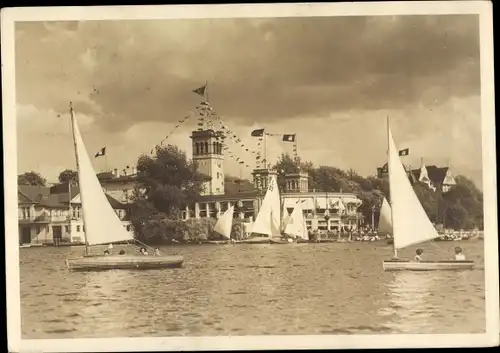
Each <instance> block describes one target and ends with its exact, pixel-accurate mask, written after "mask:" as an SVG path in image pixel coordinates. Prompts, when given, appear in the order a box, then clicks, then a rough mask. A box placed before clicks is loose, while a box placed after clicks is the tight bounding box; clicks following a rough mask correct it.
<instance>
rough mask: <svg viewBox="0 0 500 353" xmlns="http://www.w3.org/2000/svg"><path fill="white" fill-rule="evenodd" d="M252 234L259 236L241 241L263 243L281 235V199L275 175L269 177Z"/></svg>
mask: <svg viewBox="0 0 500 353" xmlns="http://www.w3.org/2000/svg"><path fill="white" fill-rule="evenodd" d="M252 234H255V235H257V236H253V237H251V238H250V239H245V240H242V241H239V243H246V244H262V243H269V242H271V240H274V239H278V238H280V237H281V201H280V194H279V190H278V183H277V182H276V177H275V176H274V175H273V176H271V178H270V179H269V185H268V187H267V191H266V194H265V196H264V200H263V201H262V205H261V206H260V210H259V213H258V214H257V218H256V219H255V222H254V224H253V225H252ZM258 235H261V236H260V237H259V236H258ZM262 235H264V236H262Z"/></svg>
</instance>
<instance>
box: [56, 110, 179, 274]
mask: <svg viewBox="0 0 500 353" xmlns="http://www.w3.org/2000/svg"><path fill="white" fill-rule="evenodd" d="M70 117H71V127H72V132H73V142H74V148H75V157H76V165H77V170H78V182H79V186H80V199H81V203H82V210H83V224H84V229H85V232H84V238H85V256H82V257H79V258H75V259H67V260H66V266H67V267H68V269H69V270H73V271H102V270H120V269H164V268H171V267H180V266H182V263H183V257H182V256H163V255H158V256H149V255H144V254H139V253H137V254H133V255H117V256H113V255H108V256H105V254H104V253H101V254H99V255H96V254H92V253H91V251H90V247H91V246H96V245H103V244H113V243H129V242H132V241H134V237H133V234H132V233H130V232H128V231H127V230H126V229H125V227H124V225H123V224H122V221H121V220H120V218H118V216H117V214H116V213H115V211H114V210H113V208H112V207H111V205H110V203H109V201H108V199H107V197H106V195H105V193H104V191H103V189H102V186H101V184H100V183H99V180H98V179H97V176H96V173H95V170H94V168H93V166H92V162H91V160H90V158H89V155H88V153H87V150H86V148H85V144H84V142H83V138H82V136H81V134H80V130H79V128H78V124H77V121H76V117H75V114H74V112H73V107H72V105H71V103H70ZM130 245H131V246H133V247H136V245H135V244H130ZM136 248H137V247H136ZM108 252H109V251H108Z"/></svg>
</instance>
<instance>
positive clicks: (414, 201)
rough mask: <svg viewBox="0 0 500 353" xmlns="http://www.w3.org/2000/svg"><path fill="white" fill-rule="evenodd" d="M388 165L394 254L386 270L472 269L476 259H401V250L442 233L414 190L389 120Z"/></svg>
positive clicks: (384, 264)
mask: <svg viewBox="0 0 500 353" xmlns="http://www.w3.org/2000/svg"><path fill="white" fill-rule="evenodd" d="M387 138H388V167H389V187H390V201H391V205H390V210H391V222H390V223H391V225H392V233H393V239H394V240H393V249H394V257H393V259H391V260H385V261H384V262H383V267H384V270H413V271H429V270H449V269H471V268H472V267H473V266H474V262H473V261H465V260H464V261H455V260H445V261H410V260H405V259H399V258H398V254H397V251H398V250H399V249H403V248H406V247H408V246H410V245H416V244H420V243H423V242H426V241H429V240H432V239H435V238H438V237H439V233H438V232H437V230H436V228H435V227H434V225H433V224H432V222H431V221H430V219H429V217H428V216H427V214H426V212H425V210H424V208H423V207H422V205H421V203H420V201H419V200H418V198H417V195H416V194H415V191H414V190H413V187H412V185H411V184H410V181H409V179H408V175H407V174H406V170H405V168H404V166H403V164H402V163H401V161H400V159H399V152H398V150H397V148H396V145H395V143H394V140H393V138H392V133H391V129H390V126H389V120H387Z"/></svg>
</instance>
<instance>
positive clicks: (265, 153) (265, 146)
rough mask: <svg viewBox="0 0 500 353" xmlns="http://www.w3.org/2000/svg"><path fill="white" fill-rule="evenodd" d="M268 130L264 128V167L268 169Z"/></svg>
mask: <svg viewBox="0 0 500 353" xmlns="http://www.w3.org/2000/svg"><path fill="white" fill-rule="evenodd" d="M266 135H267V133H266V130H264V169H267V142H266V141H267V138H266Z"/></svg>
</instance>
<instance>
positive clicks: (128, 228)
mask: <svg viewBox="0 0 500 353" xmlns="http://www.w3.org/2000/svg"><path fill="white" fill-rule="evenodd" d="M127 231H129V232H130V224H127Z"/></svg>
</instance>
